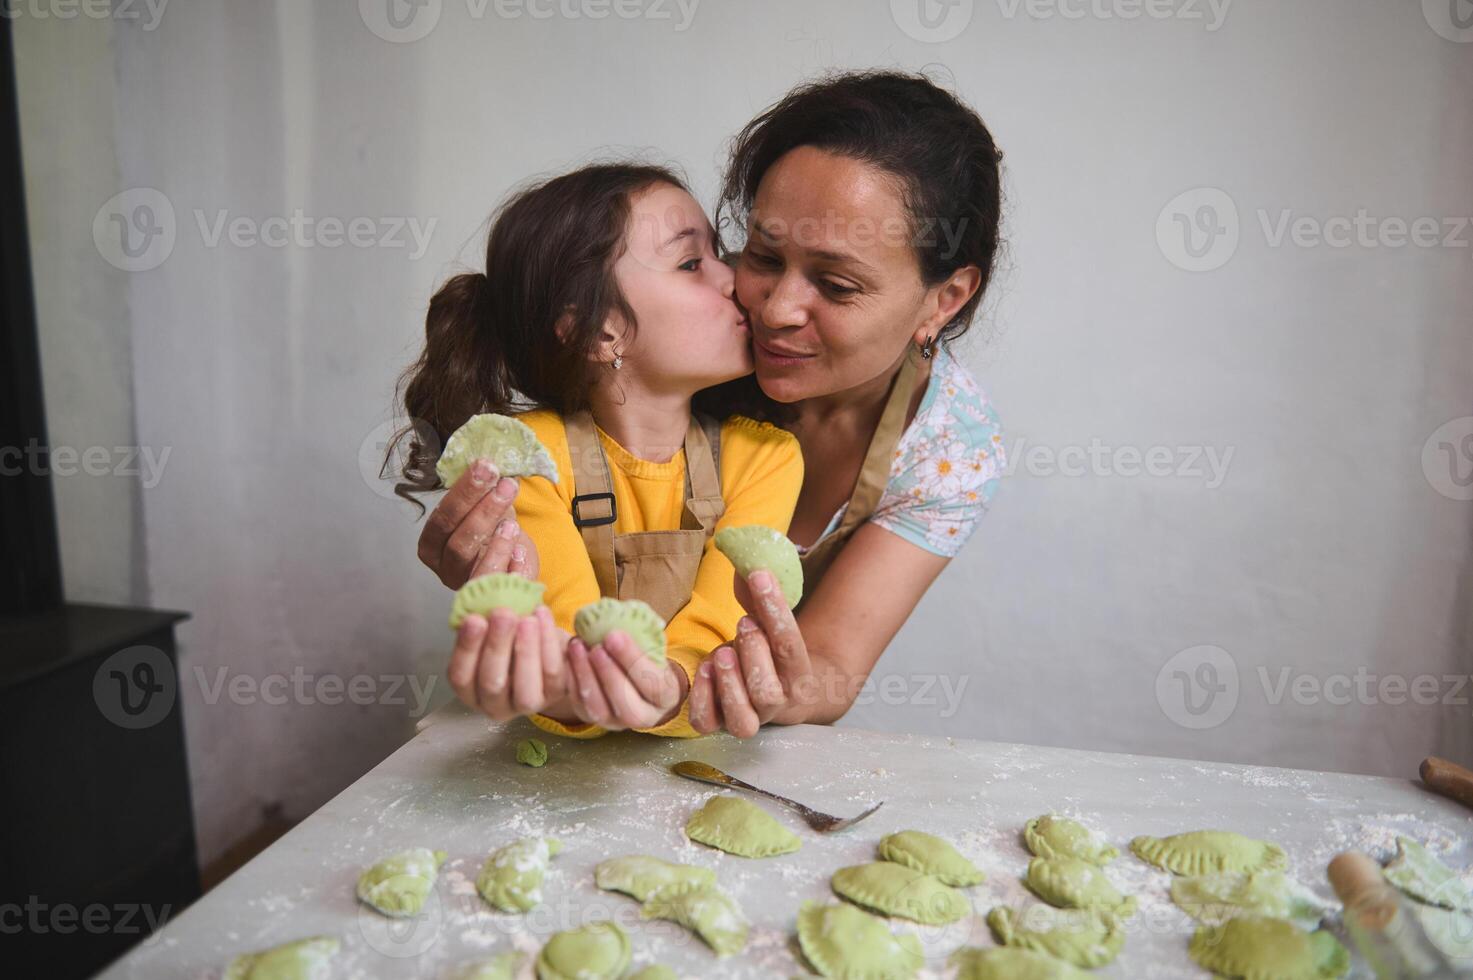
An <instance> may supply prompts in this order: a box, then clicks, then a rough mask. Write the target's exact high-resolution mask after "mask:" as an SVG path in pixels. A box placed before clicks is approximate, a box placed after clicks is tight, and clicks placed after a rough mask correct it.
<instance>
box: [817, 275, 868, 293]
mask: <svg viewBox="0 0 1473 980" xmlns="http://www.w3.org/2000/svg"><path fill="white" fill-rule="evenodd" d="M819 281H820V282H822V283H823V288H824V289H825V290H827V291H828V292H830V293H832V294H833V295H835V296H852V295H854V294H855V293H857V292H859V290H858V289H857V288H855V287H854V286H845V285H844V284H843V283H837V282H834V281H833V280H831V279H821V280H819Z"/></svg>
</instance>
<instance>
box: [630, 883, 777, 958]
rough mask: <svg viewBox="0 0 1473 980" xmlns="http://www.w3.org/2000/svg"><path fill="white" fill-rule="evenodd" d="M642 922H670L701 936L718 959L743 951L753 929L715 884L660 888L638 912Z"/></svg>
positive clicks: (727, 896)
mask: <svg viewBox="0 0 1473 980" xmlns="http://www.w3.org/2000/svg"><path fill="white" fill-rule="evenodd" d="M639 917H640V918H641V919H668V920H670V921H671V922H676V923H679V924H680V925H682V926H685V927H686V928H687V929H689V930H690V931H691V932H693V933H695V934H696V935H697V936H700V937H701V940H702V941H703V942H704V943H705V944H706V945H707V946H710V947H711V950H712V952H714V953H715V954H716V955H717V956H718V957H725V956H731V955H732V954H734V953H739V952H741V950H742V948H743V947H744V946H746V945H747V933H748V931H749V930H750V926H749V925H748V923H747V919H746V916H744V915H742V910H741V908H740V906H738V905H737V903H736V901H735V900H734V899H733V898H732V897H731V896H730V895H728V894H726V892H724V891H722V890H721V889H719V888H717V887H716V886H715V885H713V884H696V885H692V884H679V885H670V886H667V887H665V888H661V889H660V890H659V891H657V892H655V893H654V894H653V895H651V896H650V898H649V900H648V901H647V902H645V903H644V907H643V908H642V909H640V911H639Z"/></svg>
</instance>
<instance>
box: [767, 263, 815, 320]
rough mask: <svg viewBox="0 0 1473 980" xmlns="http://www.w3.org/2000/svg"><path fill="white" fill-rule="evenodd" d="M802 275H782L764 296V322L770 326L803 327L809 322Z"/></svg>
mask: <svg viewBox="0 0 1473 980" xmlns="http://www.w3.org/2000/svg"><path fill="white" fill-rule="evenodd" d="M804 293H805V290H804V284H803V281H802V278H801V277H796V276H793V275H792V274H788V275H784V276H780V277H779V278H778V280H777V282H775V283H773V285H772V289H771V291H769V292H768V293H767V295H765V296H763V297H762V322H763V323H765V324H766V325H767V326H768V327H801V326H803V325H804V324H806V323H807V322H808V308H807V303H806V300H805V298H804Z"/></svg>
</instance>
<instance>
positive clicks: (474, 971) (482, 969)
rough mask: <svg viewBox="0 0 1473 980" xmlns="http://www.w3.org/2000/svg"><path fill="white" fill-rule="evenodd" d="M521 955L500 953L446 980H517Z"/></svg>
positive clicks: (477, 962) (471, 964)
mask: <svg viewBox="0 0 1473 980" xmlns="http://www.w3.org/2000/svg"><path fill="white" fill-rule="evenodd" d="M521 962H522V954H521V953H500V954H498V955H496V956H493V957H491V958H490V959H486V960H478V961H476V962H475V963H468V964H466V965H465V966H462V967H461V968H460V969H458V970H455V971H453V972H451V973H450V974H449V976H447V977H446V980H516V975H517V967H518V966H520V965H521Z"/></svg>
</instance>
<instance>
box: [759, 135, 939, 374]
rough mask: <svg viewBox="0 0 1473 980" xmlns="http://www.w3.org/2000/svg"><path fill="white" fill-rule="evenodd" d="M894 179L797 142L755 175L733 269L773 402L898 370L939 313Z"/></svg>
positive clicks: (933, 328)
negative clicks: (749, 211) (742, 242)
mask: <svg viewBox="0 0 1473 980" xmlns="http://www.w3.org/2000/svg"><path fill="white" fill-rule="evenodd" d="M898 191H899V188H898V186H897V184H896V182H895V179H894V178H892V177H890V176H889V175H888V174H885V173H884V172H882V171H880V170H878V169H876V168H874V167H872V166H870V165H868V164H866V163H862V162H859V161H856V160H852V159H849V158H846V157H841V156H836V155H834V154H832V153H828V152H826V151H824V150H820V149H816V148H814V147H807V146H804V147H798V148H797V149H795V150H792V151H790V152H788V153H787V154H786V155H784V156H783V157H781V158H780V159H778V161H777V162H776V163H774V164H773V165H772V167H771V168H770V169H769V170H768V171H767V173H766V175H764V176H763V178H762V183H761V185H760V186H759V187H758V189H757V198H756V201H755V202H754V203H753V207H752V214H751V222H750V225H749V227H748V232H747V244H746V247H745V248H744V249H743V251H742V254H741V259H740V261H739V262H738V263H737V267H736V294H737V300H738V302H740V303H741V304H742V307H743V308H744V309H746V311H747V314H748V316H749V317H750V318H751V323H752V339H753V346H754V348H755V351H754V353H755V357H756V362H757V380H758V381H759V382H760V383H761V385H762V390H763V391H765V392H766V393H767V395H768V396H769V397H771V398H773V399H776V400H777V401H780V402H795V401H801V400H802V399H805V398H813V397H816V396H823V395H831V394H834V393H836V392H840V391H844V390H847V389H850V388H854V387H856V386H858V385H862V384H864V383H865V382H867V381H871V380H873V379H875V378H877V377H879V376H880V375H882V374H884V373H885V372H886V371H888V370H890V369H891V368H893V367H894V365H895V362H896V361H897V360H898V359H899V358H900V356H901V354H902V353H903V352H904V351H905V348H906V345H907V344H909V343H911V342H912V341H915V342H922V341H924V339H925V335H926V332H927V329H928V328H929V329H930V333H931V334H932V335H934V334H935V333H936V332H937V331H938V330H939V328H940V326H943V325H944V324H945V322H946V320H945V319H940V320H937V319H936V317H937V316H938V315H939V313H938V303H937V297H936V293H937V291H938V290H940V289H941V288H942V287H935V288H934V289H933V288H929V287H927V286H926V284H925V283H924V282H923V281H922V280H921V272H920V264H919V262H918V261H917V259H916V256H915V252H914V251H913V249H912V246H911V240H912V236H913V232H912V228H911V221H910V219H909V217H908V215H907V214H906V211H905V207H904V204H903V202H902V200H901V197H900V194H899V193H898Z"/></svg>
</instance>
